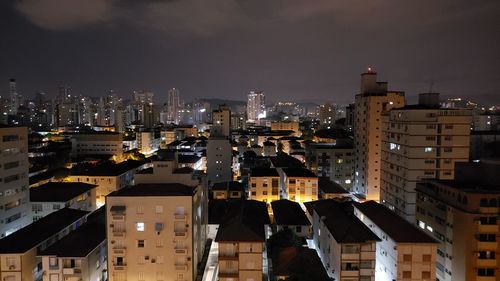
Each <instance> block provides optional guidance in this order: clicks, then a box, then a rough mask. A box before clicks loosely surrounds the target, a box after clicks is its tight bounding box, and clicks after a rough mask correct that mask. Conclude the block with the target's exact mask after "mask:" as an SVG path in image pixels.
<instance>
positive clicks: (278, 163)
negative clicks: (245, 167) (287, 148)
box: [269, 152, 304, 168]
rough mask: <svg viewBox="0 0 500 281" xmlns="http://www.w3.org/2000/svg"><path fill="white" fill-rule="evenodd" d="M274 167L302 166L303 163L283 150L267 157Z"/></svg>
mask: <svg viewBox="0 0 500 281" xmlns="http://www.w3.org/2000/svg"><path fill="white" fill-rule="evenodd" d="M269 160H270V161H271V163H272V165H273V167H275V168H303V167H304V164H302V162H300V160H298V159H297V158H295V157H293V156H290V155H288V154H286V153H283V152H278V153H277V155H276V156H273V157H269Z"/></svg>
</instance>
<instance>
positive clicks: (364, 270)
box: [359, 268, 375, 276]
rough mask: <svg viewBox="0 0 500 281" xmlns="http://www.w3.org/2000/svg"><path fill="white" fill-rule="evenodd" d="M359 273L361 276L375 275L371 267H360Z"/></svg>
mask: <svg viewBox="0 0 500 281" xmlns="http://www.w3.org/2000/svg"><path fill="white" fill-rule="evenodd" d="M359 274H360V275H362V276H375V269H373V268H361V269H359Z"/></svg>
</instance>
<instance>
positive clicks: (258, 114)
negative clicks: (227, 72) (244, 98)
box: [247, 91, 266, 122]
mask: <svg viewBox="0 0 500 281" xmlns="http://www.w3.org/2000/svg"><path fill="white" fill-rule="evenodd" d="M261 118H266V96H265V95H264V92H262V91H259V92H255V91H250V93H248V102H247V120H248V121H249V122H256V121H258V120H259V119H261Z"/></svg>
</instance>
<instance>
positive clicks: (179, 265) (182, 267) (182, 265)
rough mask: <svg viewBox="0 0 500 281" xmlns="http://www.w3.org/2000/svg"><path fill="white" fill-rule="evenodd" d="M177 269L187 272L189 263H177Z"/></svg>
mask: <svg viewBox="0 0 500 281" xmlns="http://www.w3.org/2000/svg"><path fill="white" fill-rule="evenodd" d="M175 270H176V271H182V272H186V271H187V270H188V265H187V263H176V264H175Z"/></svg>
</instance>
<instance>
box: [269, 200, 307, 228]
mask: <svg viewBox="0 0 500 281" xmlns="http://www.w3.org/2000/svg"><path fill="white" fill-rule="evenodd" d="M271 207H272V209H273V214H274V220H275V221H276V224H277V225H311V222H310V221H309V219H307V217H306V214H305V213H304V210H302V208H301V207H300V204H299V203H297V202H294V201H290V200H287V199H281V200H277V201H273V202H271Z"/></svg>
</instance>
